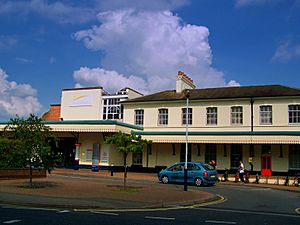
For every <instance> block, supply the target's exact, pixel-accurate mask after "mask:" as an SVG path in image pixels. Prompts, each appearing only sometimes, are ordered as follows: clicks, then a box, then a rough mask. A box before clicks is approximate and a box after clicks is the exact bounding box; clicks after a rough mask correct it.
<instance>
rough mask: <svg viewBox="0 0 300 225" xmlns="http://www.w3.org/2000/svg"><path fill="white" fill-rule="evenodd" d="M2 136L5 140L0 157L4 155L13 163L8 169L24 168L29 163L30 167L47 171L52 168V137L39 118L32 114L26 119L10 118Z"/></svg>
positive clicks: (53, 157)
mask: <svg viewBox="0 0 300 225" xmlns="http://www.w3.org/2000/svg"><path fill="white" fill-rule="evenodd" d="M4 136H5V137H6V139H3V141H2V144H3V148H2V150H0V151H1V156H2V155H6V156H5V157H8V158H10V160H13V161H15V162H13V163H10V164H9V165H8V166H9V167H14V166H17V167H25V166H27V165H28V163H29V164H30V166H37V167H44V168H45V169H47V170H51V169H52V168H53V166H54V162H55V160H54V159H55V155H54V153H53V152H52V150H51V144H52V145H53V140H54V136H53V135H52V133H51V130H50V128H49V127H47V126H45V125H44V124H42V119H41V118H39V117H37V116H35V115H33V114H31V115H30V116H29V117H28V118H27V119H24V118H20V117H18V116H17V117H16V118H12V119H10V121H9V122H8V124H7V126H6V127H5V128H4ZM7 139H9V140H7ZM51 142H52V143H51ZM8 147H10V148H8ZM1 161H2V160H1Z"/></svg>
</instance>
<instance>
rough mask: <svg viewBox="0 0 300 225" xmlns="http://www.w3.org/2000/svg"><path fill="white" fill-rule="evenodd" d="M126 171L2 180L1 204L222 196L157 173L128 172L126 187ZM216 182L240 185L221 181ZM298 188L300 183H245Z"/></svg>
mask: <svg viewBox="0 0 300 225" xmlns="http://www.w3.org/2000/svg"><path fill="white" fill-rule="evenodd" d="M123 176H124V173H123V172H115V173H114V174H113V176H111V174H110V172H108V171H102V170H100V171H99V172H93V171H91V170H89V169H80V170H72V169H55V170H53V171H52V173H51V174H48V175H47V177H46V178H34V179H33V187H32V188H30V187H29V181H28V179H6V180H0V204H2V205H3V204H6V205H17V206H24V207H35V208H36V207H39V208H56V209H57V208H58V209H74V210H136V211H138V210H159V209H176V208H182V207H193V206H199V205H205V204H213V203H217V202H221V201H223V200H224V199H223V198H222V197H220V196H217V195H214V194H211V193H208V192H207V191H205V190H206V189H207V188H211V187H199V188H189V189H188V191H183V185H181V184H179V185H176V184H175V185H164V184H159V183H158V179H157V174H153V173H135V172H129V173H128V177H127V184H126V187H127V188H126V190H124V187H123ZM217 185H239V184H236V183H234V182H220V183H218V184H217ZM245 185H247V186H259V187H269V188H276V189H281V190H287V191H297V192H298V191H299V192H300V187H295V186H283V185H270V184H252V183H251V184H250V183H249V184H245Z"/></svg>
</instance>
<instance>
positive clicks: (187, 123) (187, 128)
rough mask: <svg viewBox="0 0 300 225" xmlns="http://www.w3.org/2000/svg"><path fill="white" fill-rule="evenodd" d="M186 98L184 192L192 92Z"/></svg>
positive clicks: (187, 93)
mask: <svg viewBox="0 0 300 225" xmlns="http://www.w3.org/2000/svg"><path fill="white" fill-rule="evenodd" d="M185 97H186V111H185V113H186V114H185V164H184V189H183V190H184V191H187V190H188V185H187V177H188V169H187V161H188V135H189V112H188V111H189V98H190V91H189V90H187V91H186V93H185Z"/></svg>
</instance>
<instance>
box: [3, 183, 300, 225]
mask: <svg viewBox="0 0 300 225" xmlns="http://www.w3.org/2000/svg"><path fill="white" fill-rule="evenodd" d="M157 185H162V184H157ZM190 188H195V187H190ZM202 189H204V190H205V191H208V192H212V193H215V194H219V195H222V196H224V197H225V198H226V201H225V202H223V203H220V204H215V205H208V206H202V207H198V208H190V209H176V210H159V211H141V212H132V211H110V212H105V211H102V212H101V211H73V210H70V211H69V210H59V209H53V210H45V209H30V208H16V207H9V206H1V207H0V224H18V225H23V224H24V225H25V224H26V225H35V224H36V225H48V224H49V225H70V224H72V225H73V224H74V225H89V224H93V225H94V224H95V225H96V224H97V225H98V224H105V225H118V224H120V225H147V224H149V225H150V224H151V225H156V224H157V225H158V224H159V225H161V224H172V225H175V224H176V225H190V224H191V225H196V224H205V225H209V224H245V225H253V224H258V225H267V224H268V225H269V224H270V225H277V224H278V225H285V224H286V225H299V224H300V214H297V212H296V209H297V208H300V193H299V192H288V191H280V190H272V189H269V188H257V187H249V186H248V185H245V186H244V185H239V186H236V185H217V186H214V187H203V188H202ZM299 213H300V212H299Z"/></svg>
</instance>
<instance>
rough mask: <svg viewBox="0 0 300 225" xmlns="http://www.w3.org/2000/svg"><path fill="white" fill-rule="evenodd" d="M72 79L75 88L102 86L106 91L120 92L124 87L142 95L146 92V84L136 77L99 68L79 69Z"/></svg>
mask: <svg viewBox="0 0 300 225" xmlns="http://www.w3.org/2000/svg"><path fill="white" fill-rule="evenodd" d="M73 77H74V79H75V80H76V81H77V83H76V85H75V86H76V87H82V86H83V87H86V86H95V85H96V86H102V87H103V88H104V89H106V90H108V91H115V90H120V89H121V88H124V87H131V88H134V89H135V90H139V91H141V92H143V93H145V92H146V90H147V84H146V82H145V81H144V80H143V79H142V78H140V77H137V76H129V77H125V76H124V75H123V74H119V73H117V72H116V71H113V70H111V71H110V70H104V69H101V68H92V69H90V68H88V67H81V68H80V69H79V70H77V71H74V74H73Z"/></svg>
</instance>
